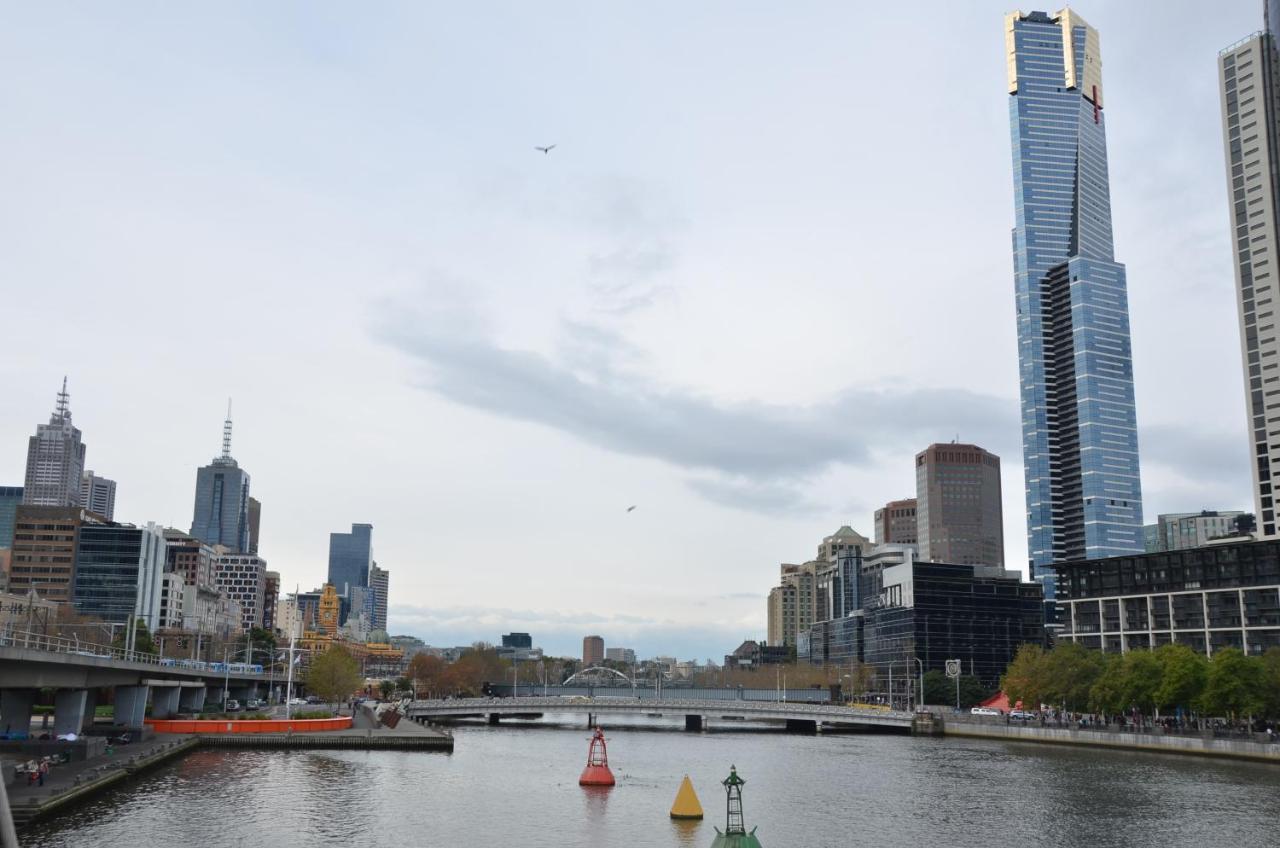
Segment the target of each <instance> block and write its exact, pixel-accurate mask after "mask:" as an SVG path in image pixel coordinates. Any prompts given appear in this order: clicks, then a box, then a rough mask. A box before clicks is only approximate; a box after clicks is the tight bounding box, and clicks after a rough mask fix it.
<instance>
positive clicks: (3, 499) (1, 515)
mask: <svg viewBox="0 0 1280 848" xmlns="http://www.w3.org/2000/svg"><path fill="white" fill-rule="evenodd" d="M20 506H22V487H21V486H0V548H9V547H13V523H14V518H15V516H16V515H17V512H18V507H20Z"/></svg>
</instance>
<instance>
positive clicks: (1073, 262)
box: [1005, 9, 1143, 600]
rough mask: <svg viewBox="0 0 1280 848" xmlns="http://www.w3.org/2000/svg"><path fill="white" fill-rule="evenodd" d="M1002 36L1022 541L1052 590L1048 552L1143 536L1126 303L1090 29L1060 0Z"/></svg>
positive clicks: (1101, 551) (1100, 548)
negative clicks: (1057, 8)
mask: <svg viewBox="0 0 1280 848" xmlns="http://www.w3.org/2000/svg"><path fill="white" fill-rule="evenodd" d="M1005 43H1006V48H1007V51H1008V60H1009V65H1008V67H1009V127H1010V130H1011V132H1012V135H1013V184H1014V200H1015V211H1016V225H1015V227H1014V230H1013V261H1014V273H1015V282H1016V291H1017V311H1018V359H1019V364H1020V369H1019V378H1020V383H1021V395H1022V451H1023V462H1024V464H1025V473H1026V497H1027V545H1028V549H1029V554H1030V559H1031V573H1032V577H1033V578H1034V579H1036V580H1039V581H1040V582H1042V583H1043V584H1044V589H1045V599H1046V600H1050V599H1052V598H1053V592H1054V578H1053V571H1052V570H1051V569H1049V568H1048V566H1050V565H1051V564H1052V563H1055V562H1063V561H1072V560H1080V559H1094V558H1097V557H1107V556H1115V555H1118V554H1122V553H1128V552H1141V551H1142V549H1143V547H1142V485H1141V482H1140V480H1139V474H1138V433H1137V419H1136V414H1135V411H1134V402H1133V364H1132V356H1131V351H1130V343H1129V306H1128V297H1127V294H1126V291H1125V272H1124V266H1123V265H1121V264H1119V263H1118V262H1116V261H1115V255H1114V253H1113V250H1112V242H1111V198H1110V186H1109V183H1108V178H1107V139H1106V123H1105V115H1104V112H1103V94H1102V55H1101V53H1100V51H1099V49H1098V32H1097V30H1095V29H1094V28H1093V27H1091V26H1089V25H1088V24H1087V23H1085V22H1084V21H1083V20H1082V19H1081V18H1080V16H1079V15H1077V14H1075V13H1074V12H1072V11H1071V10H1070V9H1064V10H1062V11H1061V12H1058V13H1056V14H1053V15H1049V14H1046V13H1044V12H1030V13H1026V14H1023V13H1019V12H1014V13H1010V14H1009V15H1008V16H1006V18H1005Z"/></svg>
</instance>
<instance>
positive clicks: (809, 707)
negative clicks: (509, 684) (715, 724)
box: [408, 696, 911, 721]
mask: <svg viewBox="0 0 1280 848" xmlns="http://www.w3.org/2000/svg"><path fill="white" fill-rule="evenodd" d="M517 709H524V710H529V711H531V712H532V711H536V710H539V709H558V710H574V709H577V710H580V711H582V712H653V711H656V710H663V711H667V712H686V713H695V712H707V713H711V714H715V713H717V712H725V713H772V714H775V715H776V714H779V713H785V714H787V715H797V716H799V715H814V716H825V717H831V716H850V717H860V718H881V719H891V720H899V721H910V719H911V713H906V712H902V711H900V710H872V709H865V708H859V707H846V706H843V705H839V704H805V703H797V702H787V701H723V700H719V699H714V700H694V699H685V698H681V699H672V700H661V701H658V700H651V699H648V698H645V699H639V698H630V697H618V696H614V697H602V698H585V697H573V698H537V697H535V698H451V699H447V700H420V701H413V702H412V703H410V704H409V707H408V711H409V714H410V715H412V714H415V713H416V714H419V715H423V714H433V713H434V714H436V715H443V714H448V713H468V712H472V713H483V712H507V711H511V710H517Z"/></svg>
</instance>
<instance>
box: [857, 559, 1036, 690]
mask: <svg viewBox="0 0 1280 848" xmlns="http://www.w3.org/2000/svg"><path fill="white" fill-rule="evenodd" d="M864 578H865V579H864V581H863V586H862V596H863V598H864V599H865V600H864V602H863V625H862V627H863V630H862V661H863V662H865V663H867V664H869V665H873V666H875V667H877V669H879V668H882V667H885V666H887V665H889V664H890V663H894V664H899V663H901V664H902V666H900V667H904V668H905V667H906V664H908V663H909V664H910V666H911V668H912V669H913V670H914V669H915V660H914V659H912V658H913V657H914V658H918V659H919V660H920V661H921V662H922V663H923V664H924V670H925V671H935V670H937V671H943V670H945V668H946V661H947V660H956V659H958V660H960V661H961V664H962V667H963V670H964V673H965V674H972V675H974V676H975V677H977V678H979V679H980V680H982V681H983V682H984V683H986V684H988V685H992V686H994V685H995V684H996V683H997V682H998V681H999V679H1000V675H1001V674H1003V673H1004V672H1005V669H1006V668H1008V666H1009V662H1010V660H1012V659H1013V655H1014V654H1015V653H1017V651H1018V648H1019V647H1020V646H1021V645H1023V644H1026V643H1032V644H1037V645H1039V644H1042V643H1043V642H1044V596H1043V594H1042V591H1041V588H1040V586H1039V584H1036V583H1023V582H1022V579H1021V577H1019V576H1016V575H1014V576H1006V572H1005V571H1003V570H1002V569H998V568H993V567H989V566H980V565H977V566H975V565H953V564H950V563H942V562H905V563H903V564H901V565H895V566H891V567H889V568H885V569H884V570H882V571H870V572H868V573H866V574H864Z"/></svg>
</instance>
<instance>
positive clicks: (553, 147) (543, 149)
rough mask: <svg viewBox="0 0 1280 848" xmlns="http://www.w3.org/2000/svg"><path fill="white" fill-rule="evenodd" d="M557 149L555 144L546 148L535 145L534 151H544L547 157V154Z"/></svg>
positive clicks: (543, 153)
mask: <svg viewBox="0 0 1280 848" xmlns="http://www.w3.org/2000/svg"><path fill="white" fill-rule="evenodd" d="M555 147H556V146H555V145H554V144H548V145H547V146H546V147H538V146H537V145H536V144H535V145H534V146H533V149H534V150H541V151H542V155H544V156H545V155H546V154H548V153H550V152H551V151H552V150H555Z"/></svg>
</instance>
